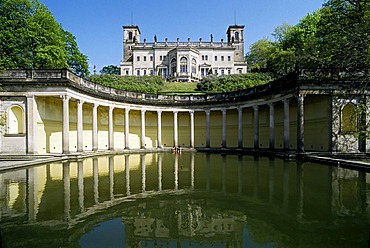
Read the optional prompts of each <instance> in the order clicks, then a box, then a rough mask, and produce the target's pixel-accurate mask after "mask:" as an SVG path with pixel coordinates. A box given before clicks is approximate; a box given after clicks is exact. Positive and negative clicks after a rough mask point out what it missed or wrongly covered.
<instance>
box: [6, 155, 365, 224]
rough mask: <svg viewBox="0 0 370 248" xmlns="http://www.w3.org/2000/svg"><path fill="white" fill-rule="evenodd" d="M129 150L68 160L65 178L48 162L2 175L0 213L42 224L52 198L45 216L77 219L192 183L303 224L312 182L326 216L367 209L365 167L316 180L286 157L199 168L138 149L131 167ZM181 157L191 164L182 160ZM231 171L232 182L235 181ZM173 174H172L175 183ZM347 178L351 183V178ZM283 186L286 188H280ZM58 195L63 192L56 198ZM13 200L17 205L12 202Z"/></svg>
mask: <svg viewBox="0 0 370 248" xmlns="http://www.w3.org/2000/svg"><path fill="white" fill-rule="evenodd" d="M168 155H170V154H168ZM130 156H131V155H124V156H121V160H119V161H121V162H120V163H117V161H116V159H115V158H114V157H107V158H106V159H98V158H93V159H90V160H86V161H90V162H88V163H86V162H84V161H78V162H64V163H63V164H62V165H61V166H60V168H61V174H60V177H59V176H58V175H57V174H55V173H56V172H57V171H58V170H56V169H51V167H50V165H48V166H46V167H47V168H44V167H34V168H28V169H24V171H25V173H20V174H24V175H25V178H24V180H25V181H24V183H25V185H23V182H22V180H21V181H20V182H18V183H15V182H11V181H9V180H7V179H6V177H7V176H6V174H0V175H1V177H0V179H1V181H0V182H1V189H2V192H1V198H2V199H4V201H3V202H2V204H1V207H0V210H1V211H0V213H1V214H7V213H11V212H17V211H20V212H21V213H24V214H27V217H28V220H29V222H31V223H33V222H38V221H39V219H40V218H41V219H44V218H45V211H46V210H45V208H48V206H47V205H45V204H46V203H47V202H48V198H50V199H54V200H53V201H56V202H58V201H59V202H60V204H61V205H62V206H63V207H60V208H58V207H57V208H56V209H55V210H54V209H53V210H47V211H52V213H49V214H47V215H46V216H48V218H49V217H50V216H54V215H56V216H63V218H62V219H63V221H65V222H74V220H76V219H78V218H80V217H83V216H86V215H91V214H94V213H95V211H96V210H99V209H101V208H105V207H109V206H113V205H115V204H119V203H120V202H121V199H125V198H126V197H135V195H136V194H141V193H144V194H150V193H151V192H161V191H178V190H193V189H195V190H204V191H205V192H221V193H224V194H235V195H238V197H241V196H250V197H251V198H252V199H255V200H257V201H258V202H260V201H261V200H262V201H263V202H265V204H272V203H276V202H279V203H280V204H281V207H282V210H283V211H291V210H292V208H293V209H294V210H295V211H296V217H297V220H298V221H299V222H300V223H304V222H307V221H309V218H308V217H306V216H310V215H311V216H312V212H315V209H312V210H311V209H309V208H307V207H306V204H308V205H311V204H309V202H310V200H309V199H311V197H312V196H311V195H310V194H311V192H310V191H306V190H305V189H307V188H309V187H311V186H315V187H322V189H323V192H326V193H325V194H328V199H329V200H328V202H320V203H317V204H318V208H320V209H321V210H320V211H321V212H324V213H326V214H329V215H328V216H330V215H332V216H335V215H337V214H340V213H341V212H355V213H358V214H365V213H368V212H370V211H369V206H370V204H369V203H370V196H369V194H368V192H367V190H366V185H367V183H368V182H367V180H369V178H367V177H366V174H365V173H363V172H352V171H349V170H345V169H338V168H332V167H323V168H325V169H326V170H327V172H328V173H327V175H323V177H322V180H319V182H318V181H317V180H316V179H308V178H306V176H305V173H312V171H311V170H310V167H304V165H303V164H298V166H297V167H296V166H294V170H293V167H292V166H290V165H289V162H287V161H284V162H283V163H282V164H281V165H278V164H276V161H275V160H266V161H265V162H263V160H259V159H257V158H255V159H253V160H247V161H246V160H245V157H243V156H230V157H229V156H225V155H223V156H222V159H221V160H219V159H218V160H217V161H218V162H216V161H215V160H214V158H212V157H211V155H210V154H206V155H205V156H204V157H203V159H204V160H203V159H202V162H205V163H204V166H197V167H196V166H195V164H196V163H197V161H196V159H195V155H194V153H190V154H189V157H187V158H186V160H184V158H183V157H184V156H187V155H181V156H179V155H178V154H175V155H174V156H172V155H171V156H170V158H168V157H164V156H167V155H165V154H161V153H159V154H158V155H157V156H156V159H155V160H153V161H152V160H151V159H148V157H146V156H147V155H139V156H138V160H137V165H135V166H134V168H133V165H132V164H131V166H130V159H129V158H130ZM123 158H124V160H125V161H123ZM230 159H232V160H231V161H233V159H237V163H236V164H235V165H233V163H232V162H231V161H229V160H230ZM184 161H187V162H186V163H189V164H184ZM197 164H198V163H197ZM263 164H266V166H263ZM53 166H54V167H55V165H53ZM153 166H154V167H153ZM211 167H212V170H211ZM154 168H155V169H154ZM153 169H154V170H155V171H154V170H153ZM164 171H165V173H164ZM169 171H173V176H171V175H168V172H169ZM356 173H358V174H356ZM323 174H325V173H323ZM149 175H150V176H149ZM163 175H168V176H166V177H164V176H163ZM230 177H231V178H233V179H234V180H230ZM53 178H55V179H53ZM216 178H217V180H219V181H218V183H217V184H215V181H214V180H215V179H216ZM56 179H57V180H56ZM168 179H170V180H171V181H172V180H173V181H172V184H171V182H169V181H168ZM349 180H351V181H350V182H351V184H348V181H349ZM164 181H166V182H164ZM58 182H60V183H58ZM353 183H354V185H355V186H356V188H357V194H356V195H354V196H351V197H353V199H352V198H351V199H348V195H346V194H345V192H346V191H345V189H346V187H352V186H351V185H352V184H353ZM12 185H13V186H12ZM58 185H59V186H58ZM264 185H265V186H264ZM278 185H281V186H282V187H281V188H280V187H277V186H278ZM14 186H17V187H16V188H17V191H14V190H13V189H12V188H14ZM59 187H61V188H59ZM50 190H51V191H50ZM22 192H23V193H22ZM56 192H63V193H60V194H56ZM323 192H321V193H323ZM54 194H56V195H59V197H60V198H55V197H56V196H54ZM50 199H49V201H50ZM58 199H59V200H58ZM15 202H17V204H18V205H14V203H15ZM348 202H358V204H355V205H357V207H356V209H352V205H353V204H350V205H347V204H348ZM20 203H21V204H20ZM311 207H312V205H311ZM57 209H59V210H57ZM58 211H61V212H58ZM1 214H0V216H1ZM49 215H50V216H49ZM40 216H44V217H40ZM58 218H59V217H56V219H58Z"/></svg>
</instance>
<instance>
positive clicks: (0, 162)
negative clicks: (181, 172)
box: [0, 148, 370, 173]
mask: <svg viewBox="0 0 370 248" xmlns="http://www.w3.org/2000/svg"><path fill="white" fill-rule="evenodd" d="M181 151H182V152H184V153H186V152H203V153H216V154H221V155H222V154H224V155H241V156H261V157H269V158H271V159H274V158H279V159H285V160H286V159H288V160H291V159H295V160H297V161H301V162H313V163H319V164H323V165H328V166H334V167H337V168H347V169H353V170H359V171H364V172H366V173H370V162H364V161H361V160H358V159H359V158H367V159H370V154H364V153H361V154H351V153H350V154H348V153H341V154H336V153H330V152H327V153H310V152H305V153H295V152H293V151H284V150H269V149H258V150H255V149H251V148H243V149H238V148H196V149H192V148H182V149H181ZM164 152H165V153H171V152H172V153H174V152H173V150H172V148H161V149H159V148H153V149H130V150H116V151H115V150H113V151H97V152H83V153H77V152H76V153H70V154H46V155H33V156H32V155H8V156H7V155H0V172H2V171H8V170H15V169H19V168H25V167H32V166H36V165H41V164H49V163H60V162H63V161H67V160H69V161H79V160H82V159H85V158H90V157H99V156H116V155H130V154H149V153H164ZM354 159H355V160H354Z"/></svg>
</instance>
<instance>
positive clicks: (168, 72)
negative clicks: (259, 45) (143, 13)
mask: <svg viewBox="0 0 370 248" xmlns="http://www.w3.org/2000/svg"><path fill="white" fill-rule="evenodd" d="M123 33H124V34H123V61H122V62H121V75H134V76H145V75H159V76H162V77H163V78H164V79H166V80H173V81H185V82H187V81H198V80H200V79H201V78H202V77H205V76H207V75H209V74H216V75H227V74H241V73H246V72H247V64H246V62H245V60H244V39H243V33H244V26H239V25H233V26H229V28H228V30H227V33H226V34H227V42H224V40H223V39H221V41H220V42H214V41H213V37H212V35H211V41H209V42H203V41H202V39H199V41H197V42H192V41H190V39H188V41H187V42H180V41H179V39H178V40H177V41H176V42H168V40H167V38H166V39H165V41H164V42H158V41H157V38H156V37H154V42H151V43H148V42H146V39H144V42H141V41H140V35H141V33H140V29H139V27H138V26H123Z"/></svg>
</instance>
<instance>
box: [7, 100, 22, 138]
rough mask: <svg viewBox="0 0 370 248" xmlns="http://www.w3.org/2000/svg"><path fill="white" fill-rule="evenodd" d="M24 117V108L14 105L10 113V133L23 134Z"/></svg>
mask: <svg viewBox="0 0 370 248" xmlns="http://www.w3.org/2000/svg"><path fill="white" fill-rule="evenodd" d="M23 128H24V117H23V109H22V108H21V107H19V106H13V107H11V108H10V109H9V113H8V133H9V134H23V133H24V130H23Z"/></svg>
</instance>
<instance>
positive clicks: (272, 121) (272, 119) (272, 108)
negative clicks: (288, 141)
mask: <svg viewBox="0 0 370 248" xmlns="http://www.w3.org/2000/svg"><path fill="white" fill-rule="evenodd" d="M269 107H270V142H269V148H270V149H275V106H274V103H269Z"/></svg>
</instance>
